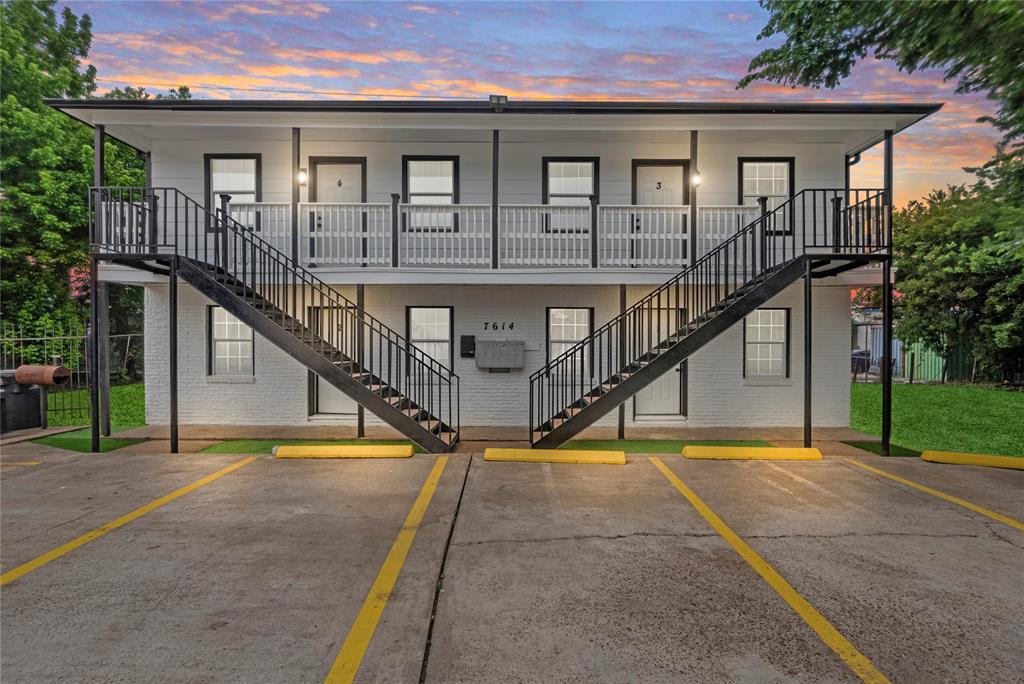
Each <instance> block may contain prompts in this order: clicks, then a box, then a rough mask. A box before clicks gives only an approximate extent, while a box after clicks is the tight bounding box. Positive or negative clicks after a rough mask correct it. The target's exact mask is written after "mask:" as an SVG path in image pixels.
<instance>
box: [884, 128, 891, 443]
mask: <svg viewBox="0 0 1024 684" xmlns="http://www.w3.org/2000/svg"><path fill="white" fill-rule="evenodd" d="M892 153H893V148H892V131H886V132H885V149H884V161H883V169H884V178H885V181H884V185H885V219H886V239H887V240H888V244H889V255H890V256H889V258H888V259H886V260H885V261H883V262H882V455H883V456H888V455H889V443H890V441H891V439H892V198H893V192H892V188H893V177H892Z"/></svg>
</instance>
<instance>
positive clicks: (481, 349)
mask: <svg viewBox="0 0 1024 684" xmlns="http://www.w3.org/2000/svg"><path fill="white" fill-rule="evenodd" d="M525 352H526V343H525V342H523V341H498V340H477V341H476V367H477V368H522V367H523V366H524V365H525V362H526V361H525Z"/></svg>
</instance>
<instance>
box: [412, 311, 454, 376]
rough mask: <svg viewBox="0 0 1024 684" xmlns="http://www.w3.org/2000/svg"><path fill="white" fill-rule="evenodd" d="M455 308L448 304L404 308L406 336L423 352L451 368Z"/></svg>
mask: <svg viewBox="0 0 1024 684" xmlns="http://www.w3.org/2000/svg"><path fill="white" fill-rule="evenodd" d="M454 315H455V309H453V308H452V307H450V306H410V307H407V308H406V338H407V339H408V340H409V342H411V343H412V344H413V345H414V346H416V347H417V348H418V349H419V350H421V351H422V352H423V353H424V354H426V355H427V356H429V357H430V358H432V359H434V360H435V361H437V362H438V363H440V364H442V365H444V366H446V367H448V368H451V367H452V366H454V365H455V363H454V361H455V360H454V359H453V358H452V330H453V328H454V327H455V325H454V320H453V319H454Z"/></svg>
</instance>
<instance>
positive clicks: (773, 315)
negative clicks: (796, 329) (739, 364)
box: [743, 309, 789, 378]
mask: <svg viewBox="0 0 1024 684" xmlns="http://www.w3.org/2000/svg"><path fill="white" fill-rule="evenodd" d="M743 376H744V377H746V378H788V377H789V309H758V310H757V311H755V312H754V313H752V314H750V315H749V316H747V317H746V318H745V319H743Z"/></svg>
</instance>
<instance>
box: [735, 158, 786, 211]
mask: <svg viewBox="0 0 1024 684" xmlns="http://www.w3.org/2000/svg"><path fill="white" fill-rule="evenodd" d="M794 166H795V163H794V159H793V157H740V159H739V167H740V169H739V174H740V175H739V178H740V183H739V185H740V192H739V203H740V204H743V205H747V206H754V205H756V204H757V198H758V197H767V198H768V210H769V211H771V210H772V209H775V208H776V207H778V206H779V205H780V204H782V203H783V202H785V201H786V200H788V199H789V198H790V197H792V196H793V175H794Z"/></svg>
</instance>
